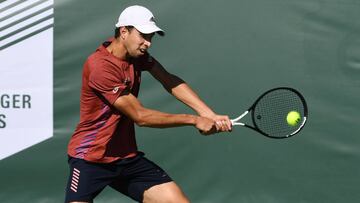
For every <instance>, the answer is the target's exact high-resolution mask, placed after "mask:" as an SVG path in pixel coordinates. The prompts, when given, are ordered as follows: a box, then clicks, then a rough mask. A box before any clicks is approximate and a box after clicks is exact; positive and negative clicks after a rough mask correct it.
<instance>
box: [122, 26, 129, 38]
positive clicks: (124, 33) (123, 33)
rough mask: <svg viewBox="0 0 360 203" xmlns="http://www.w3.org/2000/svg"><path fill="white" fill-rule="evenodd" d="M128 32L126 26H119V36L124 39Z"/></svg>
mask: <svg viewBox="0 0 360 203" xmlns="http://www.w3.org/2000/svg"><path fill="white" fill-rule="evenodd" d="M128 34H129V30H128V29H127V28H126V27H120V38H121V39H125V38H126V36H127V35H128Z"/></svg>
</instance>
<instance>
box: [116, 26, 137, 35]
mask: <svg viewBox="0 0 360 203" xmlns="http://www.w3.org/2000/svg"><path fill="white" fill-rule="evenodd" d="M125 28H126V29H127V30H129V31H131V30H132V29H133V28H134V26H131V25H128V26H125ZM114 37H115V38H118V37H120V28H119V27H117V28H115V34H114Z"/></svg>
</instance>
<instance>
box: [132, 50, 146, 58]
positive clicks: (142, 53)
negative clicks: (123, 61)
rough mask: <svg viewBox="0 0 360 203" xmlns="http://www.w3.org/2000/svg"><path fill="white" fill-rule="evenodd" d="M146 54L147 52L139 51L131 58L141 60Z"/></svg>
mask: <svg viewBox="0 0 360 203" xmlns="http://www.w3.org/2000/svg"><path fill="white" fill-rule="evenodd" d="M145 53H146V51H141V50H138V51H137V52H136V53H133V54H131V56H132V57H133V58H139V57H141V56H143V55H144V54H145Z"/></svg>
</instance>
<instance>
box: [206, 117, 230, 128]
mask: <svg viewBox="0 0 360 203" xmlns="http://www.w3.org/2000/svg"><path fill="white" fill-rule="evenodd" d="M210 118H211V119H213V120H214V121H215V125H216V129H217V130H218V132H231V130H232V125H231V121H230V118H229V116H226V115H217V114H215V115H212V116H211V117H210Z"/></svg>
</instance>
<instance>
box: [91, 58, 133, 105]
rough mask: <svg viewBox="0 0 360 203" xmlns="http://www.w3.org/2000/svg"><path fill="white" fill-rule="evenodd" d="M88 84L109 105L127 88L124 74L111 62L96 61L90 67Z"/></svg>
mask: <svg viewBox="0 0 360 203" xmlns="http://www.w3.org/2000/svg"><path fill="white" fill-rule="evenodd" d="M91 69H92V71H91V73H90V75H89V83H88V85H89V86H90V87H91V88H92V89H94V90H95V91H96V93H99V94H100V95H101V96H102V97H103V98H105V99H106V100H107V101H108V102H109V103H110V104H111V105H112V104H114V103H115V101H116V99H117V98H118V97H119V96H120V95H122V94H123V93H124V92H125V91H126V90H127V84H126V83H124V79H125V78H124V76H123V75H122V74H119V72H118V71H116V68H115V67H114V66H113V65H111V63H106V61H105V62H102V63H98V64H97V66H96V67H91Z"/></svg>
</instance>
